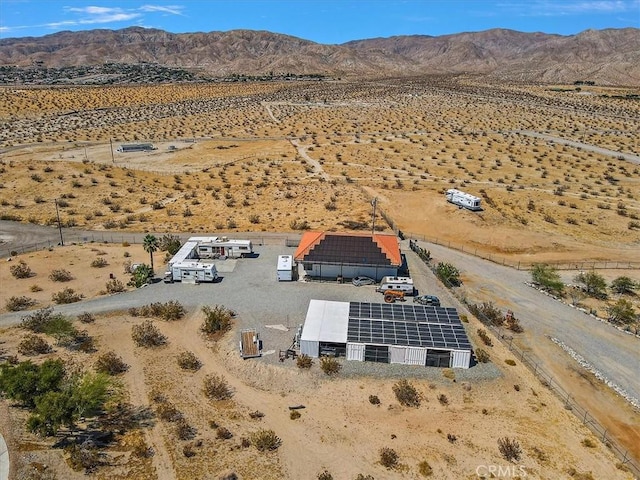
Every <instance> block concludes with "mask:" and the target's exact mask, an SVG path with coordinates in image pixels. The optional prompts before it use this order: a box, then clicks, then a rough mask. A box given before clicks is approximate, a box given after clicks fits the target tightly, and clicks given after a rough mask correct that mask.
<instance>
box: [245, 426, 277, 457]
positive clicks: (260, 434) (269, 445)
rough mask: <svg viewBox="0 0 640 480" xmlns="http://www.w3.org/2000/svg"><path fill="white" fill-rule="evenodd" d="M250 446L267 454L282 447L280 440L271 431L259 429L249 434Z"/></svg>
mask: <svg viewBox="0 0 640 480" xmlns="http://www.w3.org/2000/svg"><path fill="white" fill-rule="evenodd" d="M251 444H252V445H253V446H254V447H256V448H257V449H258V450H259V451H261V452H268V451H271V450H276V449H277V448H278V447H279V446H280V445H282V440H281V439H280V437H278V436H277V435H276V433H275V432H274V431H273V430H265V429H261V430H258V431H257V432H253V433H252V434H251Z"/></svg>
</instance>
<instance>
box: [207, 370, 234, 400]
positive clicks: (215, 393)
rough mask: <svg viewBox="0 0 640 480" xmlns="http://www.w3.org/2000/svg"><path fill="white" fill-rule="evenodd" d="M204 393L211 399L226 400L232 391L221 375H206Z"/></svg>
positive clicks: (231, 394)
mask: <svg viewBox="0 0 640 480" xmlns="http://www.w3.org/2000/svg"><path fill="white" fill-rule="evenodd" d="M204 394H205V395H206V396H207V397H209V398H211V399H213V400H226V399H227V398H231V397H232V396H233V391H232V390H231V387H229V384H228V383H227V381H226V380H225V378H224V377H223V376H221V375H208V376H207V377H205V379H204Z"/></svg>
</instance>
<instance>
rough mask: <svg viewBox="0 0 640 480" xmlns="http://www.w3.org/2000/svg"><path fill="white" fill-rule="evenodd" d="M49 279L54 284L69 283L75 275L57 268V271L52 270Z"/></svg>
mask: <svg viewBox="0 0 640 480" xmlns="http://www.w3.org/2000/svg"><path fill="white" fill-rule="evenodd" d="M49 279H51V280H52V281H54V282H69V281H71V280H73V275H71V272H69V271H68V270H65V269H63V268H57V269H55V270H51V273H50V274H49Z"/></svg>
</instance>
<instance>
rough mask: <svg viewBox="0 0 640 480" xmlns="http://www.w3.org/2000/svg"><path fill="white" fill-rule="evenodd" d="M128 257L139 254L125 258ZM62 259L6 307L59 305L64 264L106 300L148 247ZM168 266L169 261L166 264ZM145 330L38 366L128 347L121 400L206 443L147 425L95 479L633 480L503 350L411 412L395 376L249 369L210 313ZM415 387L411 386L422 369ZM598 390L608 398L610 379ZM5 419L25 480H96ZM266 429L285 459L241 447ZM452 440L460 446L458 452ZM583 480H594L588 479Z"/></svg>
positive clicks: (9, 345)
mask: <svg viewBox="0 0 640 480" xmlns="http://www.w3.org/2000/svg"><path fill="white" fill-rule="evenodd" d="M125 251H126V252H128V253H129V254H130V255H131V257H125V256H124V252H125ZM55 252H56V257H53V256H52V255H51V252H49V251H47V250H44V251H40V252H35V253H32V254H25V255H22V256H20V258H24V259H25V260H26V261H27V263H28V264H29V265H30V266H34V267H36V268H34V271H35V273H36V275H35V276H33V277H31V278H29V279H23V280H13V279H11V280H9V274H8V270H9V266H10V265H11V263H13V262H15V261H17V260H19V258H16V259H14V260H12V262H8V263H6V262H5V263H3V264H2V266H1V268H0V282H1V283H0V285H2V287H3V288H2V296H3V300H4V297H6V296H9V295H11V294H12V293H16V294H17V293H24V294H25V295H34V294H33V293H32V292H30V291H29V288H28V286H29V285H32V284H38V285H41V286H42V288H43V290H42V291H40V292H37V293H38V295H40V296H41V305H44V304H47V299H48V298H50V296H51V294H52V293H54V292H56V291H58V290H59V289H60V284H59V283H58V282H52V281H51V280H49V279H48V278H47V275H48V273H49V271H50V270H51V269H53V268H57V267H59V266H61V265H62V266H64V265H67V268H68V269H69V271H70V272H71V273H72V274H73V276H74V280H73V281H72V282H77V285H75V284H74V285H75V286H76V287H77V288H78V289H80V291H82V292H86V294H87V298H88V297H90V296H93V295H95V294H98V293H99V291H98V290H99V287H94V285H102V284H103V283H104V282H106V279H107V278H108V271H111V270H113V271H116V272H118V275H117V276H118V277H122V278H121V279H122V280H123V281H125V280H126V278H125V277H124V275H122V276H121V275H119V272H120V271H122V268H123V264H124V262H125V261H128V260H130V259H134V260H136V261H142V260H146V259H147V254H146V253H145V252H144V251H143V250H142V247H141V246H140V245H133V246H130V247H123V246H121V245H113V244H85V245H77V246H67V247H57V248H56V250H55ZM102 252H104V255H100V256H104V257H106V258H107V259H108V262H109V266H107V267H105V268H103V269H95V268H91V267H89V266H88V265H89V264H90V263H91V261H92V260H93V259H94V258H96V255H97V254H98V253H102ZM156 257H160V255H158V254H156ZM54 258H56V259H55V261H54ZM161 263H162V262H161V259H160V258H157V259H156V264H158V265H160V264H161ZM96 276H100V278H96ZM85 286H86V288H85ZM25 288H26V291H24V290H25ZM38 298H40V297H38ZM141 321H142V319H140V318H138V317H131V316H129V315H128V314H127V313H126V312H121V313H113V314H109V315H104V316H100V317H98V318H97V320H96V322H95V323H93V324H83V325H82V327H81V328H83V329H84V328H86V329H87V331H88V332H89V334H90V335H91V336H92V337H94V339H95V340H96V343H97V351H96V352H94V353H91V354H85V353H71V352H69V351H67V350H65V349H64V348H62V347H56V349H55V352H54V353H52V354H50V355H44V356H39V357H35V358H32V360H34V361H36V362H40V361H42V360H43V359H45V358H49V357H58V356H59V357H61V358H63V359H65V361H68V362H70V363H73V364H75V365H79V366H82V368H85V369H89V370H90V369H91V368H92V365H93V363H94V362H95V360H96V358H97V357H98V356H99V355H100V354H102V353H105V352H106V351H108V350H115V351H117V353H118V354H119V355H120V356H121V357H122V358H123V360H124V361H125V362H126V363H127V364H128V365H129V366H130V368H129V370H128V371H127V372H126V373H125V374H123V375H122V376H121V377H119V382H120V384H121V394H120V396H121V397H122V398H123V399H124V400H125V401H127V402H130V403H131V404H132V405H133V406H134V407H138V408H145V407H148V408H151V409H152V410H154V409H155V408H156V405H157V404H156V403H155V402H154V398H155V397H156V396H157V394H158V393H160V394H162V395H163V396H164V397H165V398H166V399H167V400H168V401H170V402H171V403H172V404H174V405H175V406H176V407H177V408H178V410H179V411H180V412H182V414H183V415H184V417H185V418H186V420H187V421H188V423H189V424H190V425H191V426H192V427H195V429H196V434H195V438H194V439H192V440H187V441H182V440H179V439H178V437H177V434H176V426H175V424H173V423H169V422H164V421H162V420H160V419H159V418H155V419H153V420H152V421H151V422H150V425H148V426H146V427H143V428H140V429H136V430H133V431H128V432H126V433H122V434H119V435H117V438H116V442H115V444H114V445H113V446H112V447H111V448H109V449H108V459H109V461H108V465H107V466H104V467H101V468H100V469H99V470H98V471H97V473H96V474H94V475H95V476H96V477H97V478H109V479H111V478H140V479H146V478H159V479H164V478H180V479H192V478H203V479H204V478H211V479H217V478H219V477H220V475H222V474H223V473H224V472H230V471H233V472H236V473H237V474H238V475H239V476H240V478H243V479H270V478H273V479H280V478H291V479H296V480H297V479H314V478H316V476H317V474H318V473H320V472H322V471H323V470H325V469H326V470H328V471H329V472H331V473H332V474H333V475H334V478H340V479H342V478H344V479H352V478H355V477H356V476H357V475H358V474H360V473H362V474H364V475H372V476H373V477H374V478H376V479H385V478H423V477H422V476H421V474H420V473H419V466H418V465H419V463H420V462H423V461H426V462H428V464H429V465H430V467H431V468H432V470H433V474H432V477H433V478H448V479H449V478H450V479H460V478H482V476H483V475H484V476H485V477H488V476H489V475H488V473H487V472H488V470H487V469H488V468H489V466H496V467H497V466H500V467H501V468H503V469H508V470H503V471H508V472H509V473H508V475H507V477H508V478H514V477H517V476H518V475H519V476H520V478H524V473H523V472H526V478H540V479H548V478H571V477H572V476H573V477H574V478H596V479H598V478H611V479H614V478H621V479H624V478H631V476H630V474H629V473H628V472H625V471H624V470H621V469H620V468H618V467H617V465H619V461H618V460H617V459H616V458H615V457H614V456H613V455H612V453H611V452H610V451H608V450H607V449H606V447H604V446H603V445H602V443H601V442H599V441H598V440H597V439H596V438H595V437H593V435H592V434H591V433H590V432H589V431H588V430H587V429H586V428H585V427H583V426H582V425H580V422H579V420H578V419H576V418H575V416H573V414H572V413H571V412H569V411H567V410H565V408H564V406H563V404H562V402H561V401H560V400H558V399H557V398H556V397H555V396H553V394H551V393H550V392H549V391H548V390H547V389H545V388H544V387H543V386H542V385H541V384H540V382H539V381H538V380H537V379H535V378H534V377H533V376H532V375H531V373H530V372H529V371H528V370H527V369H526V368H525V367H523V366H522V365H520V363H519V362H518V361H517V359H516V365H515V366H509V365H507V364H506V363H505V362H504V361H505V360H506V359H507V358H513V356H512V355H511V354H510V353H509V352H508V351H507V350H506V349H505V348H504V347H502V345H501V344H500V343H499V342H498V341H497V340H495V339H494V346H493V347H492V348H491V357H492V361H493V362H494V363H495V365H496V366H497V367H498V368H499V369H500V371H501V375H500V377H499V378H497V379H493V380H481V381H475V382H463V381H453V380H454V378H455V372H454V378H448V377H447V376H445V372H446V370H443V371H442V376H440V377H438V378H436V379H435V380H432V381H427V380H424V379H416V380H411V381H412V383H414V384H415V386H416V387H417V388H418V390H419V391H420V393H421V394H422V395H423V401H422V404H421V406H420V407H419V408H408V407H402V406H401V405H400V404H399V403H398V402H397V400H396V399H395V396H394V394H393V391H392V386H393V384H394V383H395V381H396V380H394V379H386V380H385V379H378V378H372V377H366V376H365V377H362V378H357V379H355V378H341V377H340V375H338V377H336V378H329V377H326V376H325V375H324V374H323V373H322V372H321V370H320V369H319V366H318V365H317V364H316V365H314V366H313V367H312V369H311V370H310V371H303V370H299V369H298V368H297V367H296V366H295V363H293V361H291V360H289V361H287V362H286V363H284V364H279V365H275V366H274V365H269V364H264V363H261V362H260V363H258V362H256V361H252V360H244V361H243V360H241V359H240V358H239V356H238V353H237V346H236V339H237V338H238V332H237V331H235V330H234V331H232V332H230V333H229V334H227V335H226V336H224V337H222V338H221V339H218V340H217V341H211V340H209V339H207V338H204V337H203V336H202V335H201V333H200V331H199V328H200V325H201V323H202V314H201V313H200V312H199V311H198V310H195V309H194V310H192V311H189V312H188V313H187V316H186V317H185V318H184V319H183V320H180V321H177V322H173V323H165V322H161V321H155V324H156V325H157V326H158V327H159V328H160V330H161V331H162V332H163V333H164V334H165V335H167V337H168V344H167V345H166V346H164V347H160V348H156V349H144V348H140V347H136V346H134V343H133V341H132V339H131V327H132V326H133V325H134V324H138V323H140V322H141ZM470 322H471V323H470V325H469V328H468V330H469V331H471V332H475V330H476V329H477V328H478V327H479V326H480V325H479V324H476V323H477V322H476V320H475V319H471V320H470ZM24 335H25V331H24V330H21V329H20V328H19V327H14V328H10V329H5V330H4V331H2V332H0V337H1V338H2V342H3V343H2V344H1V345H0V348H1V349H2V350H4V354H9V355H11V354H16V353H17V344H18V342H19V341H20V339H21V338H22V337H23V336H24ZM48 340H49V341H50V343H51V344H54V343H55V342H54V340H53V339H48ZM185 350H188V351H191V352H193V353H195V354H196V356H197V357H198V358H199V359H200V360H201V361H202V362H203V367H202V368H201V369H200V370H199V371H198V372H195V373H188V372H185V371H183V370H181V369H180V368H179V367H178V365H177V362H176V356H177V355H178V354H179V353H180V352H182V351H185ZM18 357H19V359H20V360H25V359H27V358H28V357H23V356H21V355H18ZM210 374H218V375H223V376H224V377H225V378H226V379H227V381H228V383H229V384H230V385H231V386H232V388H233V391H234V395H233V398H232V399H231V400H227V401H223V402H212V401H209V400H207V398H206V397H205V396H204V394H203V392H202V385H203V379H204V377H205V376H207V375H210ZM407 377H408V378H410V379H411V369H410V368H409V369H407ZM576 379H577V380H576V381H589V380H590V379H588V378H587V377H585V376H584V375H581V374H580V372H576ZM591 381H593V380H591ZM594 384H595V385H596V387H597V382H594ZM594 391H600V388H595V390H594ZM441 394H444V395H445V396H446V397H447V400H448V404H447V405H443V404H441V403H440V402H439V400H438V396H439V395H441ZM370 395H377V396H378V397H379V398H380V401H381V405H380V406H374V405H372V404H371V403H370V402H369V396H370ZM299 404H304V405H305V407H306V408H305V409H304V410H302V411H301V412H302V416H301V417H300V418H299V419H296V420H292V419H290V418H289V414H290V411H289V409H288V407H289V406H293V405H299ZM0 408H1V409H2V412H3V415H0V418H1V419H2V420H1V421H0V428H1V429H2V432H3V435H4V436H5V437H6V439H7V441H8V443H9V449H10V452H11V460H12V468H13V470H12V471H13V473H14V474H15V477H14V478H26V477H25V476H26V475H27V473H28V472H30V471H31V470H32V469H34V468H35V467H36V466H37V465H41V464H42V465H47V466H48V472H49V473H51V472H55V473H56V474H57V477H56V478H58V479H62V478H65V479H67V478H68V479H73V478H82V477H84V474H83V473H81V472H73V471H72V470H71V469H70V468H69V467H68V465H66V463H65V458H66V457H67V455H66V454H64V453H63V452H62V450H61V449H57V448H51V445H52V441H51V440H47V439H40V438H37V437H35V436H33V435H30V434H28V433H26V432H25V429H24V421H25V418H26V413H25V412H23V411H21V410H19V409H15V408H10V404H9V403H8V402H6V401H4V402H0ZM255 411H260V412H262V413H263V414H264V417H262V419H252V418H251V417H250V415H249V413H252V412H255ZM211 422H215V425H217V426H222V427H225V428H227V429H229V430H230V431H231V432H232V434H233V437H232V438H230V439H227V440H223V439H220V438H218V437H217V427H216V428H212V427H211ZM259 428H268V429H273V430H274V431H275V432H276V434H277V435H278V436H279V437H280V438H281V439H282V446H281V447H280V448H279V449H278V450H277V451H276V452H270V453H266V454H265V453H260V452H258V451H257V450H256V449H255V448H253V447H243V446H242V438H248V437H249V436H250V435H251V433H252V432H254V431H256V430H258V429H259ZM449 434H451V435H454V436H455V437H456V440H455V441H453V442H452V441H450V440H449V439H448V437H447V436H448V435H449ZM504 436H509V437H512V438H516V439H517V440H518V441H519V442H520V444H521V446H522V449H523V452H524V454H523V457H522V460H521V461H519V462H516V463H513V464H512V463H509V462H507V461H505V460H504V459H502V458H501V457H500V454H499V452H498V449H497V443H496V440H497V438H501V437H504ZM559 439H562V440H559ZM586 439H589V440H591V441H592V442H593V443H591V442H590V441H589V440H586ZM141 444H142V445H144V446H146V447H150V448H152V449H153V452H154V454H153V456H151V457H145V458H140V457H139V456H138V455H136V453H135V452H136V447H137V448H140V445H141ZM187 445H198V446H194V447H193V450H194V451H195V453H196V454H195V456H193V457H190V458H187V457H185V456H184V454H183V449H184V447H185V446H187ZM589 445H594V446H589ZM383 447H389V448H393V449H394V450H395V451H396V452H397V453H398V454H399V458H400V460H399V461H400V466H399V467H398V468H397V469H393V470H387V469H386V468H384V467H383V466H382V465H380V463H379V460H380V457H379V450H380V449H381V448H383ZM521 468H522V469H521ZM580 474H584V475H585V476H584V477H579V475H580ZM589 475H591V476H589ZM36 478H38V477H36ZM45 478H46V477H45Z"/></svg>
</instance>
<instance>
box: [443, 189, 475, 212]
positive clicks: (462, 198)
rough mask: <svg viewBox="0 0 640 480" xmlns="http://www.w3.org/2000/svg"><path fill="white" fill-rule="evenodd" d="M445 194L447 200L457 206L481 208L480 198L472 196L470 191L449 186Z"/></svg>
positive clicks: (472, 208) (473, 208) (471, 208)
mask: <svg viewBox="0 0 640 480" xmlns="http://www.w3.org/2000/svg"><path fill="white" fill-rule="evenodd" d="M446 196H447V201H448V202H451V203H453V204H454V205H458V206H459V207H464V208H467V209H469V210H473V211H477V210H482V207H481V206H480V202H481V199H480V198H478V197H474V196H473V195H471V194H470V193H465V192H462V191H460V190H456V189H455V188H450V189H449V190H447V193H446Z"/></svg>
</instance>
